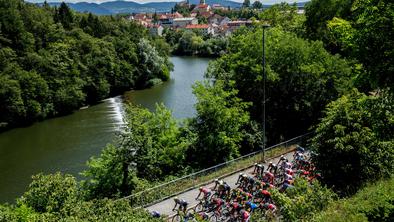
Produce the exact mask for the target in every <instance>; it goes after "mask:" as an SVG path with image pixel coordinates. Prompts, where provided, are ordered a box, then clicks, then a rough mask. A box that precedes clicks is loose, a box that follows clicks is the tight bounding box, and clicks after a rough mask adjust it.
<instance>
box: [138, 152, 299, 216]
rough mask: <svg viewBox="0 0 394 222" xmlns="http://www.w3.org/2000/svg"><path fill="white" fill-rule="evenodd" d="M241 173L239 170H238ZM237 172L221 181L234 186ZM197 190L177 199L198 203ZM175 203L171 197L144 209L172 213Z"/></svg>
mask: <svg viewBox="0 0 394 222" xmlns="http://www.w3.org/2000/svg"><path fill="white" fill-rule="evenodd" d="M284 156H285V157H286V158H287V159H288V160H292V159H293V152H290V153H287V154H285V155H284ZM279 158H280V157H276V158H273V159H268V161H267V163H266V164H264V166H265V169H267V166H268V163H269V162H270V161H272V162H273V163H277V162H278V160H279ZM253 169H254V167H251V168H248V169H246V170H244V171H242V172H244V173H247V174H250V175H251V173H252V172H253ZM239 173H241V172H239ZM239 173H235V174H232V175H230V176H228V177H225V178H223V179H222V180H223V181H226V182H227V184H228V185H230V187H231V188H235V187H236V185H235V183H236V182H237V179H238V176H239ZM214 186H215V184H214V183H210V184H208V185H206V187H209V188H213V187H214ZM198 193H199V191H198V188H196V189H193V190H190V191H186V192H185V193H182V194H179V195H178V197H179V199H184V200H186V201H187V202H188V203H189V207H191V206H194V205H196V204H197V203H198V201H196V200H195V198H196V197H197V195H198ZM174 205H175V203H174V199H173V198H169V199H167V200H164V201H162V202H159V203H156V204H154V205H152V206H149V207H146V208H145V209H146V210H148V211H149V212H152V211H157V212H159V213H160V214H162V215H173V214H174V212H173V211H172V208H173V207H174Z"/></svg>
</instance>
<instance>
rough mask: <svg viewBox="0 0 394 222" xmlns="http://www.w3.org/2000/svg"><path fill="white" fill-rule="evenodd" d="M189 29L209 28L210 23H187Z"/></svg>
mask: <svg viewBox="0 0 394 222" xmlns="http://www.w3.org/2000/svg"><path fill="white" fill-rule="evenodd" d="M186 28H187V29H207V28H209V25H208V24H198V25H187V26H186Z"/></svg>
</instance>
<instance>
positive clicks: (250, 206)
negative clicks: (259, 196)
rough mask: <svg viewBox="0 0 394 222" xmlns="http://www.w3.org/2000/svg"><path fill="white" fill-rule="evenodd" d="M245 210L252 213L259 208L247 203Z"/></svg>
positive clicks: (250, 202)
mask: <svg viewBox="0 0 394 222" xmlns="http://www.w3.org/2000/svg"><path fill="white" fill-rule="evenodd" d="M245 206H246V209H250V210H249V212H253V211H254V210H255V209H257V208H258V207H259V205H257V204H255V203H253V202H252V201H248V202H246V203H245Z"/></svg>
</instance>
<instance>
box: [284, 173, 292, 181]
mask: <svg viewBox="0 0 394 222" xmlns="http://www.w3.org/2000/svg"><path fill="white" fill-rule="evenodd" d="M284 178H285V180H293V176H291V175H290V174H287V173H285V174H284Z"/></svg>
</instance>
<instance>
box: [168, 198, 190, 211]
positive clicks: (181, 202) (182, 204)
mask: <svg viewBox="0 0 394 222" xmlns="http://www.w3.org/2000/svg"><path fill="white" fill-rule="evenodd" d="M174 201H175V206H174V208H173V209H172V211H174V210H175V208H176V206H177V205H179V208H178V210H180V211H183V213H186V210H187V205H189V203H188V202H187V201H185V200H181V199H179V198H178V197H175V198H174Z"/></svg>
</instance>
